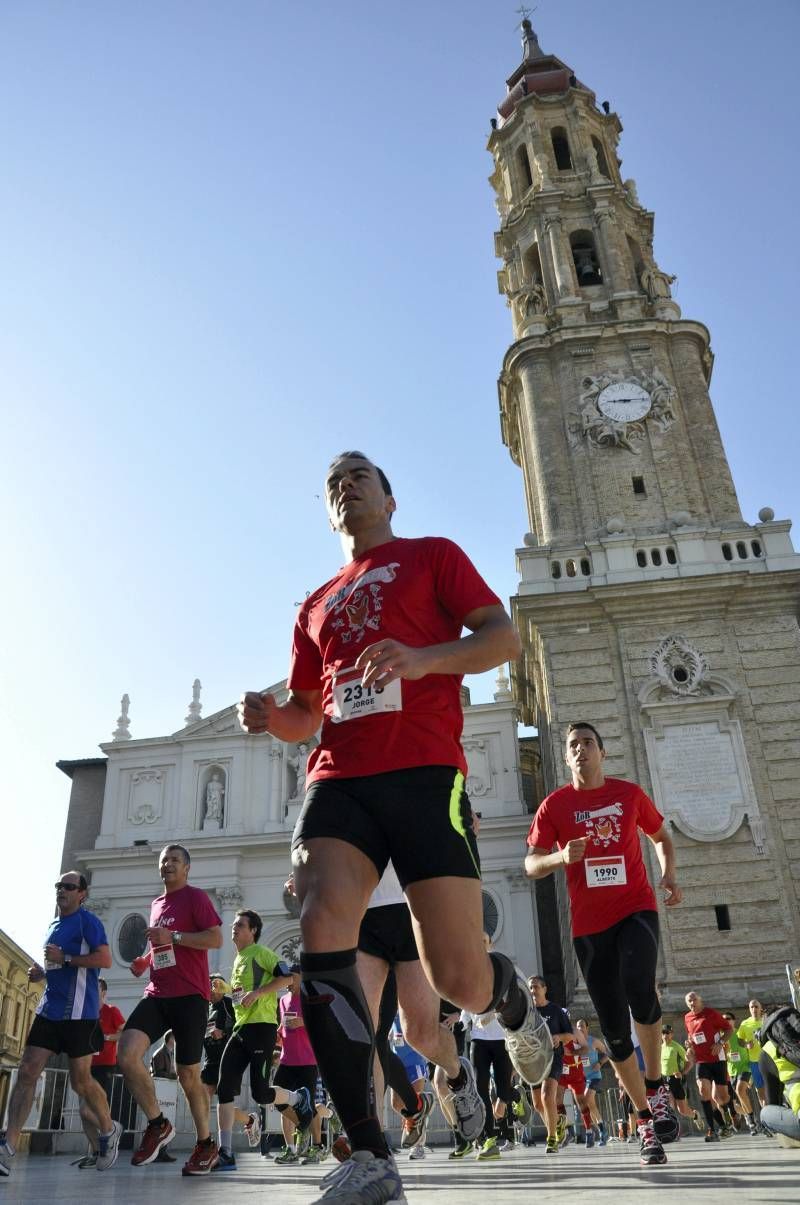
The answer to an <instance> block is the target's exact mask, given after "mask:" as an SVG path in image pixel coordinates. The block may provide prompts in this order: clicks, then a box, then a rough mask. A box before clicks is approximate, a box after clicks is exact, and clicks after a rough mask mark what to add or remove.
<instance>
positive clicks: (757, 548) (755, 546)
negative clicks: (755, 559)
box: [750, 540, 764, 556]
mask: <svg viewBox="0 0 800 1205" xmlns="http://www.w3.org/2000/svg"><path fill="white" fill-rule="evenodd" d="M750 547H751V548H752V550H753V556H763V555H764V550H763V548H762V547H761V544H760V542H759V541H758V540H753V541H752V543H751V544H750Z"/></svg>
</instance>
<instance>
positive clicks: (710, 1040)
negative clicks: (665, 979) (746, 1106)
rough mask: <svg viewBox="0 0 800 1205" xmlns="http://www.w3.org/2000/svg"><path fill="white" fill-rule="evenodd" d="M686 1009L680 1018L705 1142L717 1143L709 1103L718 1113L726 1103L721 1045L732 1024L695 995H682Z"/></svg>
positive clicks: (725, 1133) (727, 1133)
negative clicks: (694, 1080) (703, 1122)
mask: <svg viewBox="0 0 800 1205" xmlns="http://www.w3.org/2000/svg"><path fill="white" fill-rule="evenodd" d="M686 1007H687V1008H688V1010H689V1011H688V1012H687V1013H686V1015H685V1017H684V1018H683V1022H684V1025H685V1026H686V1037H687V1042H686V1048H687V1052H689V1054H690V1059H691V1061H692V1063H693V1064H694V1067H695V1075H696V1077H697V1090H698V1092H699V1093H700V1103H701V1104H702V1106H703V1113H704V1114H705V1118H706V1142H719V1134H718V1133H717V1127H716V1126H715V1124H714V1109H713V1105H712V1103H711V1102H712V1099H713V1101H714V1104H716V1106H717V1108H718V1109H719V1110H720V1113H722V1112H723V1110H724V1109H727V1108H728V1106H729V1104H730V1096H729V1092H728V1065H727V1062H726V1060H725V1048H724V1046H723V1042H724V1041H725V1038H726V1037H727V1036H728V1034H729V1033H731V1031H732V1030H733V1025H732V1024H731V1023H730V1021H726V1020H725V1018H724V1017H723V1016H722V1013H718V1012H717V1010H716V1009H715V1008H708V1007H707V1005H706V1004H705V1003H704V1002H703V997H702V996H700V995H699V994H698V993H697V992H687V993H686ZM723 1117H724V1114H723ZM731 1133H732V1128H731V1127H729V1126H726V1127H725V1128H724V1129H723V1132H722V1136H723V1138H726V1137H729V1136H730V1134H731Z"/></svg>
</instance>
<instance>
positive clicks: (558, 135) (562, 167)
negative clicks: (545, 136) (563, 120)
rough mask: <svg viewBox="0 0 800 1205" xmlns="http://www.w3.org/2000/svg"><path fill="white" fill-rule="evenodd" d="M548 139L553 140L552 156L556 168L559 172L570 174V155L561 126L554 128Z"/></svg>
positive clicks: (567, 142) (566, 139) (567, 140)
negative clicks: (553, 156)
mask: <svg viewBox="0 0 800 1205" xmlns="http://www.w3.org/2000/svg"><path fill="white" fill-rule="evenodd" d="M550 137H551V138H552V140H553V154H554V155H555V159H556V167H557V168H558V170H559V171H560V172H571V171H572V155H571V154H570V149H569V139H568V138H567V131H566V130H565V129H564V127H563V126H556V128H555V129H554V130H553V131H552V133H551V135H550Z"/></svg>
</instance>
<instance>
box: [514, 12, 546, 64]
mask: <svg viewBox="0 0 800 1205" xmlns="http://www.w3.org/2000/svg"><path fill="white" fill-rule="evenodd" d="M517 12H518V13H521V14H522V61H523V62H524V63H527V62H529V61H530V59H541V58H544V55H543V54H542V48H541V46H540V45H539V39H538V38H537V36H536V34H535V33H534V29H533V26H532V25H531V23H530V19H529V18H530V15H531V10H530V9H529V8H525V7H524V5H520V7H519V8H518V9H517Z"/></svg>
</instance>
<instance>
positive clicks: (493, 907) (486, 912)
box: [481, 891, 500, 938]
mask: <svg viewBox="0 0 800 1205" xmlns="http://www.w3.org/2000/svg"><path fill="white" fill-rule="evenodd" d="M481 897H482V899H483V930H484V932H485V933H488V934H489V937H490V938H493V937H494V935H495V933H496V932H497V926H498V924H499V922H500V912H499V910H498V907H497V904H496V903H495V901H494V899H493V898H492V897H491V896H490V895H489V892H488V891H482V892H481Z"/></svg>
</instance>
